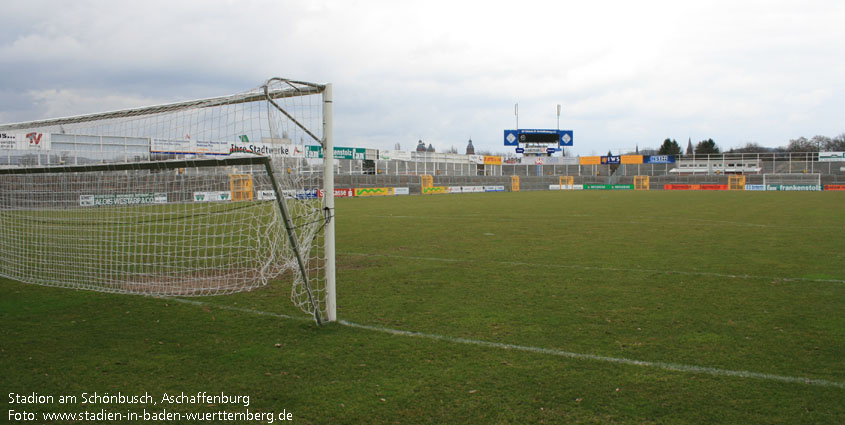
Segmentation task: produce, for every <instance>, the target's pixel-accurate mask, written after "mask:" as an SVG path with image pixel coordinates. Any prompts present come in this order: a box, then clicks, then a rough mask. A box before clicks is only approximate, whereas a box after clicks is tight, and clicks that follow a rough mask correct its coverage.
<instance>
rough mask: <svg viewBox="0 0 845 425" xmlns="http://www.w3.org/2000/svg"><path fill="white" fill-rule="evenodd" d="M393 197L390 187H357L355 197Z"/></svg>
mask: <svg viewBox="0 0 845 425" xmlns="http://www.w3.org/2000/svg"><path fill="white" fill-rule="evenodd" d="M388 195H393V188H392V187H357V188H355V196H388Z"/></svg>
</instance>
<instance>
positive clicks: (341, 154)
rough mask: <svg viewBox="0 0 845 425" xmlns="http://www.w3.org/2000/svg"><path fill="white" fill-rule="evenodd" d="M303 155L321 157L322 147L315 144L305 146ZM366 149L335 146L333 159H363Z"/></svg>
mask: <svg viewBox="0 0 845 425" xmlns="http://www.w3.org/2000/svg"><path fill="white" fill-rule="evenodd" d="M305 148H306V149H305V156H306V157H307V158H322V157H323V147H322V146H317V145H308V146H306V147H305ZM366 154H367V150H366V149H364V148H342V147H338V146H335V148H334V159H365V158H364V157H365V155H366Z"/></svg>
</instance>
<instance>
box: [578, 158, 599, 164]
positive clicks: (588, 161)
mask: <svg viewBox="0 0 845 425" xmlns="http://www.w3.org/2000/svg"><path fill="white" fill-rule="evenodd" d="M580 162H581V165H601V157H600V156H582V157H581V158H580Z"/></svg>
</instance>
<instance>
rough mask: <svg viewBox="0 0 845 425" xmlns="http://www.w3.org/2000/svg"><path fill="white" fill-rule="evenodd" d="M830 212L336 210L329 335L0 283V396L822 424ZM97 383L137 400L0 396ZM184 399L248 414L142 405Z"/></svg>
mask: <svg viewBox="0 0 845 425" xmlns="http://www.w3.org/2000/svg"><path fill="white" fill-rule="evenodd" d="M843 207H845V198H843V197H841V196H840V195H839V194H838V193H823V192H822V193H771V192H769V193H767V192H760V193H735V192H663V191H655V192H636V193H635V192H598V191H597V192H588V191H584V192H523V193H492V194H464V195H436V196H409V197H390V198H371V199H339V200H338V201H337V217H338V221H337V234H338V241H337V249H338V267H339V270H338V292H339V293H338V306H339V307H338V316H339V318H340V319H342V320H341V322H340V323H334V324H331V325H328V326H324V327H317V326H316V325H315V324H314V323H313V322H312V321H309V319H308V317H306V316H305V315H303V314H302V313H301V312H299V311H298V310H297V309H296V308H295V307H294V306H293V305H292V304H291V303H290V301H289V300H288V298H287V297H288V292H289V291H290V287H289V286H288V284H284V283H278V284H275V285H271V286H270V287H267V288H264V289H261V290H256V291H253V292H251V293H243V294H237V295H231V296H219V297H201V298H191V299H175V298H167V299H165V298H151V297H141V296H129V295H112V294H102V293H96V292H86V291H73V290H68V289H57V288H47V287H40V286H32V285H25V284H21V283H18V282H14V281H8V280H2V279H0V319H2V323H3V326H2V330H0V335H2V336H0V368H2V369H0V370H2V379H0V390H2V393H3V396H4V399H5V400H6V405H7V410H14V411H15V412H20V411H28V412H35V413H37V414H38V415H41V414H42V413H44V412H66V413H80V412H83V411H90V412H100V411H101V410H103V409H104V410H106V411H112V412H124V413H127V412H136V413H137V412H142V411H143V409H146V411H147V412H161V411H163V410H165V409H166V410H167V411H168V412H171V413H179V414H186V413H188V412H193V413H212V412H218V411H222V410H226V411H229V412H245V411H247V410H249V411H250V412H252V413H255V412H261V413H268V412H273V413H275V414H276V418H277V419H276V420H275V421H274V423H278V422H279V420H278V414H279V413H282V412H285V413H291V414H292V419H293V422H294V423H314V424H318V423H320V424H322V423H327V424H337V423H368V424H369V423H375V424H381V423H384V424H395V423H398V424H426V423H431V424H443V423H450V424H452V423H454V424H462V423H468V424H470V423H471V424H482V423H637V424H640V423H666V424H686V423H690V424H693V423H695V424H698V423H731V424H739V423H743V424H749V423H766V424H772V423H775V424H803V423H806V424H839V423H843V422H845V315H843V308H844V307H845V268H843V263H845V249H843V248H845V244H843V238H842V236H841V234H840V233H841V231H842V229H843V227H845V208H843ZM95 391H96V392H98V393H100V394H102V393H105V392H108V393H110V394H117V393H118V392H120V393H122V394H123V395H136V394H144V393H145V392H146V393H149V394H151V395H152V396H153V399H154V401H155V404H153V403H147V404H144V405H139V404H134V405H130V404H120V403H108V404H103V403H95V402H92V403H86V404H85V405H82V404H81V402H80V401H79V400H77V402H76V403H68V404H61V403H59V402H58V400H56V401H54V402H52V403H45V404H36V403H26V402H25V403H12V402H11V401H12V400H11V399H10V397H7V395H8V394H9V393H15V394H21V395H30V394H31V393H33V392H34V393H37V394H39V395H52V396H54V397H56V398H57V399H58V396H60V395H76V396H80V395H81V394H82V393H88V394H90V393H93V392H95ZM183 392H184V393H185V394H196V393H197V392H206V393H209V394H215V393H216V394H220V393H221V392H225V393H226V394H227V395H248V396H249V397H250V403H249V406H245V405H244V404H243V403H241V404H225V403H221V402H213V403H198V404H196V403H183V404H176V403H172V404H168V403H165V402H164V401H163V400H162V398H161V397H162V395H163V394H165V393H167V394H169V395H172V394H174V393H176V394H180V393H183ZM3 415H4V418H11V419H14V417H9V416H8V415H7V413H6V412H3ZM39 418H42V417H41V416H39ZM217 419H220V417H218V418H217ZM39 421H43V420H41V419H39ZM52 422H53V423H70V422H73V421H72V420H64V421H61V420H60V421H52ZM105 422H109V421H105ZM181 422H187V420H186V419H185V417H183V418H182V421H181ZM218 422H220V423H223V422H224V421H223V420H218ZM260 422H261V421H252V422H251V423H260ZM264 422H269V421H267V420H266V418H265V420H264ZM115 423H116V422H115ZM229 423H232V422H229Z"/></svg>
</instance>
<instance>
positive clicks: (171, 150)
mask: <svg viewBox="0 0 845 425" xmlns="http://www.w3.org/2000/svg"><path fill="white" fill-rule="evenodd" d="M229 150H230V146H229V143H228V142H222V141H218V142H216V141H210V140H209V141H204V140H193V139H184V140H167V139H152V140H150V152H151V153H161V154H174V155H179V154H188V155H199V154H202V155H228V154H229Z"/></svg>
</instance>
